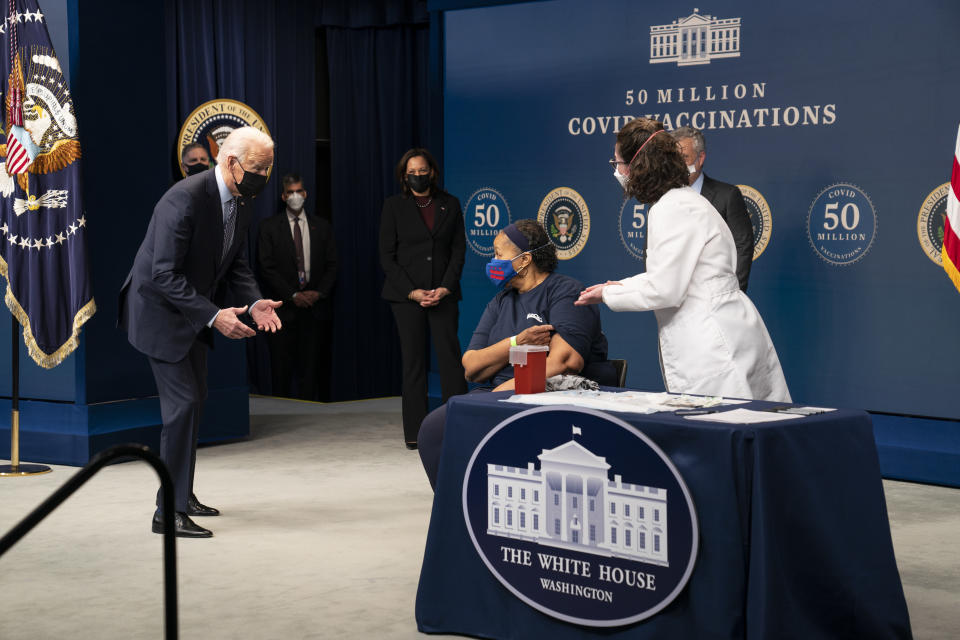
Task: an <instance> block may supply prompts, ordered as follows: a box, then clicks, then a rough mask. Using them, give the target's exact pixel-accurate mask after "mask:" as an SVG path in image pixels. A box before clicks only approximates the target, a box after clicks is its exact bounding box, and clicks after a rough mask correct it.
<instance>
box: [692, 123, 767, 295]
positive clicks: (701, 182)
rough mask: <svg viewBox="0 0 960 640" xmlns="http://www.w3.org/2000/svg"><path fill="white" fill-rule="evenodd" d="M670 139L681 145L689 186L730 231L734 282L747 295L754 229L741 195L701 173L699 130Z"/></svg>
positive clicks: (703, 144)
mask: <svg viewBox="0 0 960 640" xmlns="http://www.w3.org/2000/svg"><path fill="white" fill-rule="evenodd" d="M673 137H674V139H675V140H676V141H677V144H679V145H680V151H681V153H682V154H683V160H684V162H686V164H687V170H688V171H690V186H691V187H693V190H694V191H696V192H697V193H699V194H700V195H702V196H703V197H704V198H706V199H707V200H709V201H710V204H712V205H713V207H714V208H715V209H716V210H717V211H718V212H719V213H720V217H722V218H723V219H724V220H725V221H726V222H727V226H728V227H730V232H731V233H732V234H733V241H734V243H735V244H736V245H737V280H739V281H740V289H741V290H742V291H746V290H747V280H749V278H750V266H751V265H752V264H753V225H752V224H751V222H750V214H748V213H747V207H746V205H745V204H744V202H743V194H742V193H740V189H738V188H737V187H736V185H732V184H727V183H726V182H720V181H719V180H714V179H713V178H711V177H710V176H708V175H707V174H705V173H703V164H704V162H706V159H707V145H706V142H704V139H703V133H701V132H700V130H699V129H694V128H693V127H680V128H679V129H676V130H674V131H673Z"/></svg>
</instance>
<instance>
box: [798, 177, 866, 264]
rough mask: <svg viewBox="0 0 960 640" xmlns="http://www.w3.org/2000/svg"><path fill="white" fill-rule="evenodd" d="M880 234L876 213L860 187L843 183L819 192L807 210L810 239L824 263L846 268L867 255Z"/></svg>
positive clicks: (811, 245) (815, 251)
mask: <svg viewBox="0 0 960 640" xmlns="http://www.w3.org/2000/svg"><path fill="white" fill-rule="evenodd" d="M876 237H877V212H876V209H874V206H873V201H872V200H870V197H869V196H868V195H867V194H866V193H865V192H864V191H863V189H861V188H860V187H858V186H856V185H853V184H850V183H847V182H841V183H838V184H833V185H830V186H829V187H827V188H826V189H824V190H823V191H821V192H820V193H818V194H817V197H816V198H814V200H813V203H812V204H811V205H810V210H809V211H808V212H807V239H808V240H809V241H810V247H811V248H812V249H813V251H814V253H816V254H817V256H818V257H820V258H821V259H822V260H824V261H825V262H828V263H829V264H832V265H837V266H842V267H845V266H847V265H851V264H853V263H854V262H857V261H858V260H860V259H861V258H863V256H865V255H867V252H869V251H870V247H872V246H873V241H874V240H875V239H876Z"/></svg>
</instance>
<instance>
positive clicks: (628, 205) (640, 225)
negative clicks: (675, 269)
mask: <svg viewBox="0 0 960 640" xmlns="http://www.w3.org/2000/svg"><path fill="white" fill-rule="evenodd" d="M618 226H619V227H620V244H622V245H623V248H624V249H626V250H627V253H629V254H630V255H631V256H632V257H633V258H635V259H636V260H639V261H640V262H644V261H645V260H646V258H647V205H645V204H641V203H639V202H637V201H636V200H635V199H634V198H627V199H626V200H624V201H623V204H622V205H620V224H619V225H618Z"/></svg>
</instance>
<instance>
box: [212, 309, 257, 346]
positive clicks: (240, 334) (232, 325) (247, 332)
mask: <svg viewBox="0 0 960 640" xmlns="http://www.w3.org/2000/svg"><path fill="white" fill-rule="evenodd" d="M246 311H247V308H246V307H227V308H226V309H220V312H219V313H218V314H217V317H216V318H214V320H213V328H214V329H216V330H217V331H219V332H220V333H222V334H223V335H225V336H227V337H228V338H231V339H233V340H239V339H240V338H249V337H251V336H255V335H257V332H256V331H254V330H253V329H251V328H250V327H248V326H247V325H245V324H243V322H241V320H240V319H239V318H237V316H239V315H241V314H243V313H246Z"/></svg>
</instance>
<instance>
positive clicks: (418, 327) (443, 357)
mask: <svg viewBox="0 0 960 640" xmlns="http://www.w3.org/2000/svg"><path fill="white" fill-rule="evenodd" d="M391 306H392V307H393V317H394V318H395V319H396V321H397V331H398V332H399V334H400V353H401V356H402V358H403V437H404V439H405V440H406V441H407V442H416V441H417V433H419V431H420V423H421V422H423V419H424V417H426V415H427V366H428V364H429V360H428V357H429V352H428V351H427V330H428V328H429V331H430V336H431V337H432V339H433V349H434V351H435V352H436V354H437V365H438V366H439V368H440V386H441V389H442V391H443V402H444V403H445V402H446V401H447V399H449V398H450V396H455V395H459V394H461V393H466V392H467V381H466V379H465V378H464V373H463V365H462V364H461V363H460V355H461V354H460V341H459V339H458V338H457V322H458V320H459V317H460V307H459V304H458V302H457V300H454V299H453V298H451V297H450V296H447V297H446V298H443V299H442V300H441V301H440V304H438V305H437V306H435V307H426V308H424V307H421V306H420V305H419V304H417V303H416V302H413V301H407V302H394V303H392V304H391Z"/></svg>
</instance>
